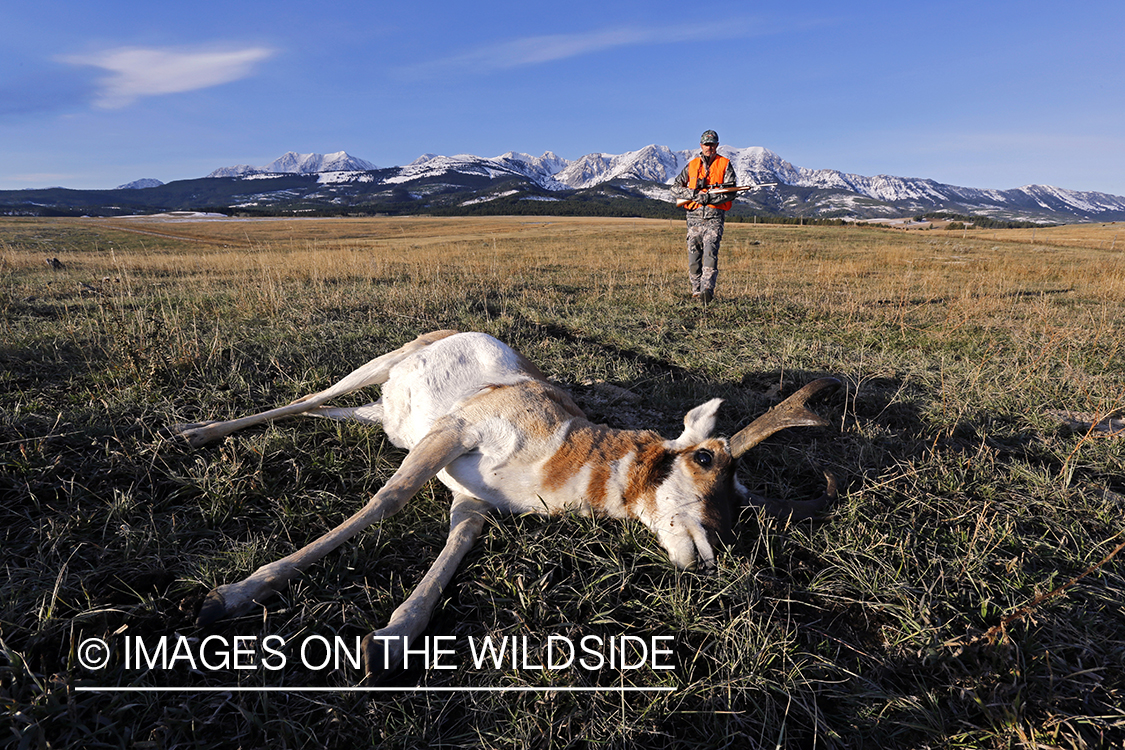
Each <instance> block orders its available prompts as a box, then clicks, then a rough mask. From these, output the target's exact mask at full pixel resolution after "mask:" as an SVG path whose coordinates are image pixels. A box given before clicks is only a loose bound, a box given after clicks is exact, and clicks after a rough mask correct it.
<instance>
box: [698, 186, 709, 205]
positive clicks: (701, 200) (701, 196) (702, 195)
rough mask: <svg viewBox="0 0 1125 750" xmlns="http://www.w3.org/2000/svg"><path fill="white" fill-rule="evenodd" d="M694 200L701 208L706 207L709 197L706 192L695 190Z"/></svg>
mask: <svg viewBox="0 0 1125 750" xmlns="http://www.w3.org/2000/svg"><path fill="white" fill-rule="evenodd" d="M694 200H695V202H696V203H698V204H700V205H701V206H706V205H707V204H708V203H710V202H711V196H710V195H708V194H707V191H706V190H696V191H695V198H694Z"/></svg>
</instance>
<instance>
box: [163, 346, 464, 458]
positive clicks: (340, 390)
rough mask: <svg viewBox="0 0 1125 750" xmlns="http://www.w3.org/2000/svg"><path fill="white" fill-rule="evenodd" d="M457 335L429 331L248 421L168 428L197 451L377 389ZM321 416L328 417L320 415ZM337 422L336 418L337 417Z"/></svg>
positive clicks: (193, 424)
mask: <svg viewBox="0 0 1125 750" xmlns="http://www.w3.org/2000/svg"><path fill="white" fill-rule="evenodd" d="M455 333H457V332H456V331H433V332H432V333H426V334H422V335H421V336H419V337H418V338H416V339H414V340H413V341H411V342H410V343H409V344H406V345H405V346H403V347H400V348H398V349H395V350H394V351H393V352H388V353H387V354H383V355H381V356H379V357H376V358H375V359H373V360H371V361H370V362H368V363H367V364H365V365H363V366H362V367H359V368H357V369H355V370H353V371H352V372H350V373H348V374H347V375H345V376H344V377H343V378H341V379H340V380H339V381H337V382H336V383H335V384H333V385H332V386H331V387H329V388H326V389H325V390H323V391H320V392H319V393H312V394H309V395H308V396H302V397H301V398H299V399H297V400H296V401H294V402H293V403H291V404H287V405H285V406H281V407H278V408H276V409H270V410H269V411H264V412H260V413H258V414H252V415H250V416H248V417H241V418H239V419H231V420H229V421H226V422H221V421H213V422H195V423H192V424H178V425H173V426H172V428H171V429H172V432H173V433H175V434H177V435H179V436H180V437H181V438H183V439H184V440H186V441H187V442H188V445H190V446H191V447H192V448H198V447H199V446H201V445H206V444H207V443H210V442H211V441H212V440H217V439H219V438H221V437H226V436H227V435H229V434H231V433H232V432H236V431H237V430H241V429H244V428H246V427H253V426H254V425H259V424H262V423H264V422H272V421H274V420H276V419H282V418H284V417H292V416H295V415H297V414H304V413H306V412H310V411H312V410H314V409H317V408H318V407H320V406H321V405H322V404H323V403H325V402H326V401H328V400H329V399H333V398H335V397H336V396H342V395H344V394H346V393H351V392H352V391H357V390H359V389H360V388H365V387H367V386H369V385H379V384H382V383H385V382H387V378H388V377H390V372H391V368H392V367H394V366H395V365H396V364H398V363H399V362H401V361H402V360H404V359H406V358H407V357H408V356H410V355H411V354H413V353H414V352H416V351H418V350H419V349H421V348H423V347H426V346H429V345H430V344H432V343H434V342H435V341H440V340H441V339H443V338H446V337H447V336H452V335H453V334H455ZM321 416H328V415H325V414H321ZM337 418H338V417H337Z"/></svg>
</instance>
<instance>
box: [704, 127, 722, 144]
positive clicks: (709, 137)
mask: <svg viewBox="0 0 1125 750" xmlns="http://www.w3.org/2000/svg"><path fill="white" fill-rule="evenodd" d="M699 142H700V143H701V144H702V143H715V144H718V142H719V134H718V133H716V132H715V131H714V130H705V131H703V135H701V136H699Z"/></svg>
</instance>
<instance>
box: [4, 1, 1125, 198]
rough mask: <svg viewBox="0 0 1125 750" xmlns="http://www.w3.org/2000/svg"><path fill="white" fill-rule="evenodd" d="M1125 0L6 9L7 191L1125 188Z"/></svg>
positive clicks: (54, 4) (107, 4)
mask: <svg viewBox="0 0 1125 750" xmlns="http://www.w3.org/2000/svg"><path fill="white" fill-rule="evenodd" d="M1123 30H1125V2H1121V0H1092V1H1090V2H1077V3H1063V2H1059V0H1052V1H1051V2H1039V1H1038V0H1023V1H1022V2H1014V1H1012V2H1010V1H1009V0H999V1H997V2H990V1H989V0H984V1H983V2H981V1H980V0H970V1H967V2H940V1H939V2H928V3H914V2H909V0H906V1H905V2H904V0H895V1H894V2H892V1H891V0H884V1H870V2H865V1H864V0H853V1H852V2H846V3H845V2H822V1H820V0H806V1H805V2H801V3H794V2H791V1H788V0H787V1H785V2H773V1H772V0H762V1H760V2H745V3H738V2H716V1H714V0H705V1H704V2H701V3H686V2H682V1H681V2H665V1H664V0H640V1H638V2H631V1H627V2H613V0H605V1H604V2H600V3H590V2H584V1H583V0H571V1H570V2H553V0H539V1H538V2H534V3H531V2H526V0H523V1H521V2H478V3H462V2H446V1H444V0H434V1H431V2H428V3H406V2H394V3H391V2H382V1H376V2H334V1H333V0H323V1H322V2H316V3H313V2H299V3H298V2H286V0H270V1H269V2H260V1H259V0H250V1H248V2H240V1H239V0H228V1H227V2H223V3H219V2H212V1H211V0H194V1H193V2H190V3H186V2H167V3H141V2H119V1H117V0H97V2H93V1H92V0H89V1H87V2H80V1H78V0H36V1H35V2H18V3H17V2H12V3H7V4H6V7H5V9H4V11H3V20H2V22H0V189H18V188H35V187H47V186H54V185H62V186H65V187H72V188H111V187H114V186H116V185H118V184H121V183H124V182H129V181H131V180H135V179H139V178H142V177H153V178H156V179H159V180H162V181H165V182H169V181H171V180H177V179H186V178H192V177H200V176H203V175H205V174H207V173H208V172H210V171H211V170H213V169H216V168H218V167H222V166H228V165H232V164H253V165H262V164H266V163H268V162H270V161H272V160H273V159H274V158H276V157H278V156H280V155H281V154H282V153H284V152H286V151H297V152H300V153H311V152H318V153H329V152H334V151H348V152H349V153H351V154H353V155H355V156H358V157H361V158H363V159H366V160H368V161H371V162H374V163H375V164H377V165H379V166H393V165H402V164H406V163H408V162H410V161H412V160H414V159H415V158H416V157H418V156H419V155H420V154H423V153H426V152H432V153H437V154H458V153H468V154H476V155H479V156H497V155H499V154H502V153H504V152H506V151H522V152H525V153H530V154H535V155H538V154H541V153H543V152H544V151H547V150H551V151H554V152H555V153H557V154H558V155H560V156H563V157H565V158H568V159H576V158H578V157H580V156H582V155H584V154H587V153H591V152H598V151H600V152H607V153H622V152H625V151H633V150H636V149H639V148H642V147H644V146H646V145H648V144H651V143H656V144H661V145H665V146H669V147H671V148H673V149H686V148H693V147H694V146H695V145H696V144H697V143H698V137H699V134H700V133H701V132H702V131H703V130H704V129H707V128H713V129H715V130H717V131H718V132H719V135H720V138H721V139H722V141H723V142H724V143H726V144H729V145H732V146H740V147H745V146H764V147H766V148H768V149H770V150H772V151H774V152H776V153H777V154H778V155H780V156H781V157H782V158H784V159H787V160H788V161H790V162H792V163H793V164H795V165H797V166H802V167H808V168H812V169H821V168H824V169H839V170H843V171H846V172H853V173H857V174H863V175H876V174H890V175H897V176H902V177H929V178H933V179H936V180H938V181H940V182H946V183H951V184H954V185H962V186H968V187H980V188H998V189H1006V188H1013V187H1019V186H1022V185H1026V184H1031V183H1039V184H1048V185H1055V186H1057V187H1064V188H1070V189H1074V190H1096V191H1101V192H1107V193H1113V194H1116V195H1125V44H1123V43H1122V33H1123Z"/></svg>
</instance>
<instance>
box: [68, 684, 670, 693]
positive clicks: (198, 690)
mask: <svg viewBox="0 0 1125 750" xmlns="http://www.w3.org/2000/svg"><path fill="white" fill-rule="evenodd" d="M74 690H75V692H78V693H405V692H414V693H547V692H554V693H668V692H673V691H675V690H676V688H674V687H246V686H241V685H240V686H237V687H177V686H172V687H130V686H126V687H89V686H75V688H74Z"/></svg>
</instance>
